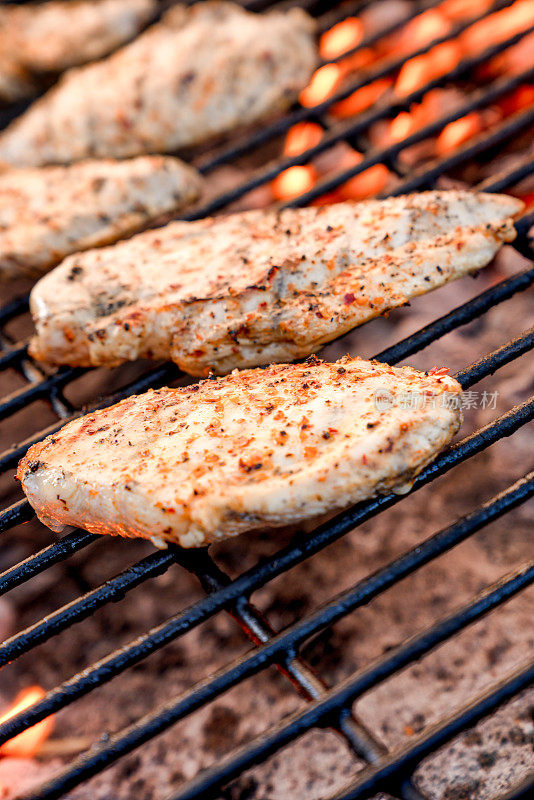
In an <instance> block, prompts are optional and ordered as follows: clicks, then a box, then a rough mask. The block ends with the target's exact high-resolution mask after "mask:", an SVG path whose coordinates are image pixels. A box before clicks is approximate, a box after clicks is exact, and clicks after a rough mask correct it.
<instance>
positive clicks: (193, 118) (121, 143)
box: [0, 1, 317, 166]
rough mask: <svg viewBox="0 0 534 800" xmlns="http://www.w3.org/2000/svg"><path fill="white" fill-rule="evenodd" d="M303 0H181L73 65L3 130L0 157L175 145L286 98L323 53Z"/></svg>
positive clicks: (113, 152) (23, 160) (48, 157)
mask: <svg viewBox="0 0 534 800" xmlns="http://www.w3.org/2000/svg"><path fill="white" fill-rule="evenodd" d="M313 31H314V23H313V21H312V20H311V18H310V17H309V16H308V15H307V14H305V13H304V12H303V11H301V10H300V9H296V8H294V9H291V10H290V11H287V12H280V11H273V12H270V13H268V14H251V13H249V12H247V11H245V10H243V9H242V8H241V7H240V6H238V5H234V4H232V3H226V2H215V1H214V2H203V3H197V4H195V5H193V6H191V7H188V8H186V7H184V6H177V7H174V8H172V9H171V10H170V11H169V12H167V14H166V15H165V16H164V17H163V19H162V21H161V22H160V23H158V24H156V25H154V26H153V27H151V28H150V29H149V30H147V31H146V32H145V33H143V34H142V35H141V36H139V37H138V38H137V39H136V40H135V41H134V42H132V43H131V44H129V45H127V46H125V47H124V48H122V49H121V50H119V51H118V52H117V53H115V54H113V55H112V56H110V57H109V58H107V59H104V60H102V61H100V62H98V63H95V64H90V65H87V66H85V67H81V68H78V69H76V70H73V71H71V72H69V73H67V74H66V75H65V76H64V77H63V78H62V79H61V80H60V81H59V83H58V84H57V86H56V87H54V88H53V89H51V90H50V91H49V92H48V93H47V94H46V95H44V97H43V98H41V99H40V100H39V101H38V102H36V103H34V105H33V106H32V107H31V108H30V109H28V111H26V113H25V114H23V115H22V116H21V117H19V118H18V119H17V120H15V122H13V123H12V124H11V125H10V126H9V128H8V129H7V130H6V131H5V132H4V133H3V134H2V135H1V136H0V160H4V161H7V162H9V163H11V164H18V165H23V166H35V165H39V164H46V163H66V162H70V161H74V160H78V159H80V158H86V157H88V156H113V157H116V158H123V157H126V156H133V155H138V154H141V153H154V152H157V153H162V152H172V151H175V150H177V149H178V148H183V147H185V146H188V145H193V144H197V143H199V142H203V141H205V140H207V139H210V138H212V137H214V136H218V135H220V134H223V133H225V132H227V131H230V130H232V129H234V128H235V127H237V126H240V125H244V124H248V123H252V122H255V121H257V120H260V119H262V118H263V117H265V116H266V115H268V114H270V113H271V112H273V111H277V110H279V109H284V108H287V107H288V106H289V105H290V104H291V102H292V101H293V100H294V99H295V98H296V96H297V95H298V93H299V91H300V90H301V89H302V88H303V87H304V86H305V85H306V83H307V82H308V80H309V78H310V75H311V73H312V72H313V69H314V68H315V66H316V63H317V53H316V46H315V41H314V36H313Z"/></svg>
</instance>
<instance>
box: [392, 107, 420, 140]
mask: <svg viewBox="0 0 534 800" xmlns="http://www.w3.org/2000/svg"><path fill="white" fill-rule="evenodd" d="M416 130H417V123H416V121H415V118H414V116H412V114H409V113H408V111H402V112H401V113H400V114H398V116H396V117H395V119H392V120H391V123H390V125H389V130H388V141H390V142H402V140H403V139H406V137H407V136H410V135H411V134H412V133H414V131H416Z"/></svg>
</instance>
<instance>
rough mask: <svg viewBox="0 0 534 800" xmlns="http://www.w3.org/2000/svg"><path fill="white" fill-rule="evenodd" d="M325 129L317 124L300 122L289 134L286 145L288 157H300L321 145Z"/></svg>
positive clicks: (285, 149)
mask: <svg viewBox="0 0 534 800" xmlns="http://www.w3.org/2000/svg"><path fill="white" fill-rule="evenodd" d="M322 136H323V129H322V128H321V126H320V125H318V124H317V123H316V122H298V123H297V124H296V125H293V127H292V128H290V130H289V131H288V132H287V136H286V141H285V144H284V154H285V155H286V156H298V155H300V153H304V152H305V151H306V150H309V148H310V147H315V145H316V144H319V142H320V141H321V139H322Z"/></svg>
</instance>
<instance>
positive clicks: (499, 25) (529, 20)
mask: <svg viewBox="0 0 534 800" xmlns="http://www.w3.org/2000/svg"><path fill="white" fill-rule="evenodd" d="M532 24H534V3H533V2H532V0H517V2H515V3H514V4H513V5H512V6H510V7H509V8H505V9H503V10H502V11H497V12H496V13H495V14H490V16H489V17H486V18H485V19H481V20H480V21H479V22H476V23H475V24H474V25H471V26H470V27H469V28H468V29H467V30H465V31H464V32H463V33H462V34H461V36H460V42H461V44H462V46H463V48H464V49H465V51H466V53H467V54H468V55H473V54H475V53H479V52H481V51H482V50H485V49H486V48H487V47H490V46H491V45H493V44H497V43H498V42H501V41H503V40H504V39H508V38H510V37H511V36H514V35H515V34H516V33H520V32H521V31H523V30H525V28H527V27H529V26H530V25H532Z"/></svg>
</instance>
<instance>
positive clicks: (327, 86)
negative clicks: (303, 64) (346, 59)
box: [299, 64, 342, 108]
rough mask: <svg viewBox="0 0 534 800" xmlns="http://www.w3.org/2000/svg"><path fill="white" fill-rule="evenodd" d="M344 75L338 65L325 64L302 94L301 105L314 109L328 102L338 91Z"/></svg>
mask: <svg viewBox="0 0 534 800" xmlns="http://www.w3.org/2000/svg"><path fill="white" fill-rule="evenodd" d="M341 78H342V74H341V69H340V67H339V65H338V64H325V66H324V67H320V69H318V70H317V71H316V72H315V73H314V75H313V77H312V79H311V81H310V83H309V84H308V86H306V88H305V89H303V90H302V92H301V93H300V97H299V100H300V104H301V105H303V106H305V107H306V108H312V106H316V105H318V104H319V103H322V102H323V101H324V100H327V99H328V98H329V97H330V95H331V94H333V92H335V90H336V89H337V87H338V86H339V84H340V82H341Z"/></svg>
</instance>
